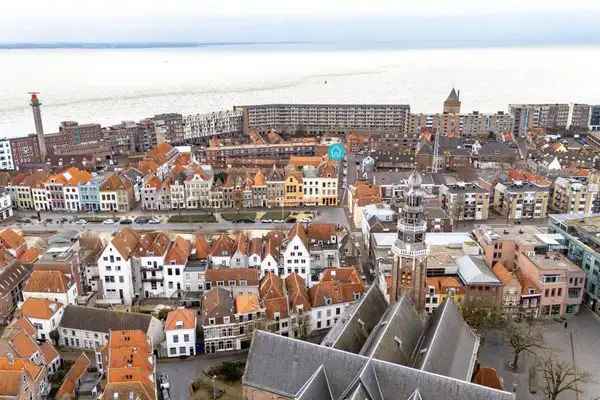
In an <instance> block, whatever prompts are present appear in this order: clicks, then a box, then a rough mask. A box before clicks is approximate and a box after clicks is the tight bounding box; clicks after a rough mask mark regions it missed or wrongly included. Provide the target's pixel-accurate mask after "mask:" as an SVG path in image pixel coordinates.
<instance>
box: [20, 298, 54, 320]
mask: <svg viewBox="0 0 600 400" xmlns="http://www.w3.org/2000/svg"><path fill="white" fill-rule="evenodd" d="M62 306H63V305H62V304H60V303H58V302H56V301H52V300H48V299H36V298H34V297H30V298H28V299H27V300H25V302H24V303H23V305H22V306H21V314H22V315H23V316H24V317H27V318H36V319H50V318H52V316H53V315H54V314H56V313H57V312H58V311H59V310H60V309H61V308H62Z"/></svg>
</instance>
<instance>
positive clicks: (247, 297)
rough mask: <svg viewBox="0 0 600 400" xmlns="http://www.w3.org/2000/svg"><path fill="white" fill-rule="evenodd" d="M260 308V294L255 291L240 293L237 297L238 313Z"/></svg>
mask: <svg viewBox="0 0 600 400" xmlns="http://www.w3.org/2000/svg"><path fill="white" fill-rule="evenodd" d="M258 310H260V306H259V304H258V296H256V295H255V294H254V293H244V294H239V295H237V297H236V298H235V311H236V313H237V314H249V313H254V312H257V311H258Z"/></svg>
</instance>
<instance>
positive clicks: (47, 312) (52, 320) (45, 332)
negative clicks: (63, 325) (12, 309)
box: [21, 297, 65, 340]
mask: <svg viewBox="0 0 600 400" xmlns="http://www.w3.org/2000/svg"><path fill="white" fill-rule="evenodd" d="M64 311H65V307H64V306H63V305H62V304H61V303H58V302H56V301H51V300H48V299H37V298H34V297H32V298H29V299H27V300H25V302H24V303H23V304H22V305H21V315H22V316H23V317H24V318H27V320H28V321H29V322H30V323H31V325H33V326H34V327H35V328H36V329H37V332H36V338H37V339H38V340H49V339H50V332H52V331H53V330H55V329H58V324H59V323H60V320H61V319H62V316H63V313H64Z"/></svg>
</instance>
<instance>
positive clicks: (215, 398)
mask: <svg viewBox="0 0 600 400" xmlns="http://www.w3.org/2000/svg"><path fill="white" fill-rule="evenodd" d="M210 379H211V380H212V392H213V400H217V388H216V386H215V379H217V376H216V375H213V376H212V378H210Z"/></svg>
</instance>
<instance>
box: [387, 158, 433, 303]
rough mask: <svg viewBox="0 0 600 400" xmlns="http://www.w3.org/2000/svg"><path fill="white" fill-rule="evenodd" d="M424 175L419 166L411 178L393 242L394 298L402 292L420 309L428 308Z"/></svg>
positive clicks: (392, 296)
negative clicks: (396, 236)
mask: <svg viewBox="0 0 600 400" xmlns="http://www.w3.org/2000/svg"><path fill="white" fill-rule="evenodd" d="M421 183H422V178H421V175H420V174H419V172H417V171H416V170H415V171H413V172H412V174H411V175H410V177H409V178H408V192H407V194H406V203H405V205H404V207H403V208H402V211H401V213H400V216H399V218H398V238H397V239H396V242H395V243H394V245H393V246H392V253H393V255H394V262H393V265H392V287H391V292H390V302H391V303H395V302H396V301H398V300H399V299H400V298H401V297H402V296H404V295H407V296H409V297H411V298H412V300H413V301H414V303H415V306H416V307H417V310H419V311H423V310H424V308H425V291H426V288H427V284H426V276H427V246H426V245H425V232H426V230H427V222H426V221H425V216H424V212H423V190H422V189H421Z"/></svg>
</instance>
